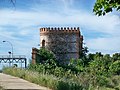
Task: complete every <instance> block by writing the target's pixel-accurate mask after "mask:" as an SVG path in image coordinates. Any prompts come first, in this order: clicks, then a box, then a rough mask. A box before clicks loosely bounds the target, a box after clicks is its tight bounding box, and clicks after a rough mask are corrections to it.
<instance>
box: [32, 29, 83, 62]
mask: <svg viewBox="0 0 120 90" xmlns="http://www.w3.org/2000/svg"><path fill="white" fill-rule="evenodd" d="M82 44H83V36H82V35H81V32H80V29H79V27H77V28H76V27H74V28H69V27H67V28H66V27H64V28H63V27H61V28H56V27H55V28H40V47H42V48H46V49H48V50H50V51H52V52H53V53H54V54H55V56H56V59H57V60H58V61H61V60H62V61H64V60H70V59H71V58H74V59H78V58H79V57H80V56H79V55H80V52H81V51H82V48H83V46H82ZM34 52H35V50H33V53H34ZM33 56H34V55H33ZM34 57H35V56H34ZM33 62H34V61H33Z"/></svg>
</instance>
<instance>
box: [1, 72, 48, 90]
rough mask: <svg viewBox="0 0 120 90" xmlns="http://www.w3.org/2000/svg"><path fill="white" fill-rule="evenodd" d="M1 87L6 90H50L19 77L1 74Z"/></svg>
mask: <svg viewBox="0 0 120 90" xmlns="http://www.w3.org/2000/svg"><path fill="white" fill-rule="evenodd" d="M0 86H1V87H3V88H4V89H5V90H7V89H8V90H17V89H19V90H50V89H48V88H46V87H42V86H39V85H36V84H33V83H30V82H28V81H26V80H23V79H20V78H18V77H14V76H10V75H6V74H3V73H0Z"/></svg>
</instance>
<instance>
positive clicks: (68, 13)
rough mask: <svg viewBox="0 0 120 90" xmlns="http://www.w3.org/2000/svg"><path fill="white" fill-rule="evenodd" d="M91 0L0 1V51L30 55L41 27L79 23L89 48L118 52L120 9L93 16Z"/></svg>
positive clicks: (90, 50)
mask: <svg viewBox="0 0 120 90" xmlns="http://www.w3.org/2000/svg"><path fill="white" fill-rule="evenodd" d="M94 3H95V0H16V4H15V7H14V6H13V5H12V4H11V3H10V2H9V1H8V0H1V1H0V55H5V54H8V51H10V50H11V46H10V45H9V44H8V43H3V42H2V41H3V40H7V41H10V42H11V43H12V44H13V47H14V54H16V55H26V56H27V57H28V58H31V49H32V47H36V48H39V46H37V45H38V44H39V41H40V36H39V28H41V27H68V26H69V27H80V30H81V33H82V35H83V36H84V43H85V45H86V46H87V47H88V48H89V52H91V53H95V52H102V53H109V54H112V53H115V52H120V13H117V14H116V13H114V12H113V13H110V14H107V15H106V16H104V17H103V16H101V17H98V16H95V15H94V13H93V12H92V9H93V6H94Z"/></svg>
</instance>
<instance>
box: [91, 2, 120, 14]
mask: <svg viewBox="0 0 120 90" xmlns="http://www.w3.org/2000/svg"><path fill="white" fill-rule="evenodd" d="M113 10H116V11H118V12H119V11H120V0H97V1H96V3H95V5H94V9H93V12H95V14H96V15H98V16H102V15H105V14H106V13H109V12H112V11H113Z"/></svg>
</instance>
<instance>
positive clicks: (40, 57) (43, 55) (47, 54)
mask: <svg viewBox="0 0 120 90" xmlns="http://www.w3.org/2000/svg"><path fill="white" fill-rule="evenodd" d="M47 60H55V55H54V53H53V52H51V51H49V50H47V49H45V48H41V49H40V50H39V51H38V53H37V58H36V62H37V63H44V62H45V61H47Z"/></svg>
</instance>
